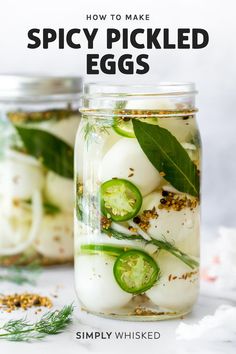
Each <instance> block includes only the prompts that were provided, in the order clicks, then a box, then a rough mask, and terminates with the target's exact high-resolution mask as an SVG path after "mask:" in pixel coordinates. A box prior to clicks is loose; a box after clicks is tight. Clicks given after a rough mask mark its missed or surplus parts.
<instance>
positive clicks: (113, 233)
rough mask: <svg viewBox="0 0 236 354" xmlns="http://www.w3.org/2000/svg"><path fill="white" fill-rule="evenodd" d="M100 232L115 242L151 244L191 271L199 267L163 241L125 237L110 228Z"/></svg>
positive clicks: (192, 260) (135, 236)
mask: <svg viewBox="0 0 236 354" xmlns="http://www.w3.org/2000/svg"><path fill="white" fill-rule="evenodd" d="M102 232H103V233H105V234H107V235H108V236H109V237H114V238H116V239H117V240H138V241H142V242H144V243H146V244H148V243H150V244H153V245H155V246H157V247H158V248H159V249H162V250H165V251H166V252H169V253H171V254H172V255H173V256H175V257H177V258H179V259H180V260H181V261H182V262H184V263H185V264H187V265H188V266H189V267H190V268H192V269H194V268H195V267H198V266H199V263H198V262H197V261H196V260H195V259H193V258H191V257H190V256H188V255H187V254H186V253H184V252H182V251H180V250H179V249H178V248H176V247H175V246H174V245H172V244H171V243H170V242H168V241H166V240H165V239H163V240H156V239H154V238H153V237H151V236H150V235H149V236H150V241H147V240H146V239H144V238H143V237H142V236H141V235H137V234H134V235H127V234H125V233H123V232H119V231H116V230H114V229H112V228H108V229H103V230H102Z"/></svg>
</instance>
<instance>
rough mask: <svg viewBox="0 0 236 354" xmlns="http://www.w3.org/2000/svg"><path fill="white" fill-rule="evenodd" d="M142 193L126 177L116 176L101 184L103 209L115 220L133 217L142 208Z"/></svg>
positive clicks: (104, 213) (107, 215)
mask: <svg viewBox="0 0 236 354" xmlns="http://www.w3.org/2000/svg"><path fill="white" fill-rule="evenodd" d="M141 205H142V195H141V193H140V191H139V190H138V188H137V187H136V186H135V185H134V184H133V183H131V182H129V181H127V180H126V179H119V178H114V179H111V180H109V181H107V182H104V183H103V184H102V185H101V211H102V213H103V215H105V216H106V217H107V218H110V219H111V220H113V221H126V220H129V219H132V218H133V217H134V216H135V215H136V214H137V213H138V212H139V210H140V208H141Z"/></svg>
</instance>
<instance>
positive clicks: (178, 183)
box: [133, 119, 200, 197]
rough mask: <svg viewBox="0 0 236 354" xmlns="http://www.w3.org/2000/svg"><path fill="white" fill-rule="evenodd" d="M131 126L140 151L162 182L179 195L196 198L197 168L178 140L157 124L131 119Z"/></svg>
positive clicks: (198, 185) (197, 193)
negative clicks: (162, 174) (166, 183)
mask: <svg viewBox="0 0 236 354" xmlns="http://www.w3.org/2000/svg"><path fill="white" fill-rule="evenodd" d="M133 127H134V132H135V135H136V138H137V140H138V142H139V145H140V146H141V148H142V150H143V152H144V153H145V155H146V156H147V158H148V159H149V161H150V162H151V163H152V164H153V166H154V167H155V168H156V169H157V170H158V171H159V172H164V173H165V179H166V180H167V181H168V182H169V183H170V184H171V185H172V186H173V187H175V188H176V189H177V190H179V191H180V192H184V193H188V194H190V195H193V196H195V197H197V196H199V189H200V181H199V179H200V178H199V173H198V170H197V167H196V165H195V164H194V163H193V161H192V160H191V159H190V157H189V156H188V154H187V152H186V151H185V149H184V148H183V147H182V145H181V144H180V143H179V142H178V140H177V139H176V138H175V137H174V136H173V135H172V134H171V133H170V132H169V131H168V130H167V129H164V128H161V127H159V126H158V125H150V124H147V123H143V122H141V121H139V120H136V119H133Z"/></svg>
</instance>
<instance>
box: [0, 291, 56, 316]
mask: <svg viewBox="0 0 236 354" xmlns="http://www.w3.org/2000/svg"><path fill="white" fill-rule="evenodd" d="M33 306H36V307H41V306H42V307H48V308H51V307H52V301H51V300H50V299H49V298H48V297H47V296H40V295H38V294H30V293H23V294H10V295H2V296H0V309H2V310H4V311H6V312H12V311H14V310H17V309H19V308H21V309H23V310H27V309H28V308H31V307H33Z"/></svg>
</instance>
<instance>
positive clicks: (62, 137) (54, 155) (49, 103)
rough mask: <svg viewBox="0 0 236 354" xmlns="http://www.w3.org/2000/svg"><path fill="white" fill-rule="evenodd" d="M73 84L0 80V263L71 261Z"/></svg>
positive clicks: (67, 80) (76, 89)
mask: <svg viewBox="0 0 236 354" xmlns="http://www.w3.org/2000/svg"><path fill="white" fill-rule="evenodd" d="M80 91H81V79H80V78H78V77H29V76H4V75H2V76H0V140H1V147H0V264H1V265H13V264H14V265H16V264H17V265H25V264H29V263H32V262H37V263H40V264H44V265H49V264H58V263H64V262H70V261H72V260H73V207H74V206H73V151H74V140H75V134H76V130H77V126H78V123H79V119H80V114H79V111H78V101H79V93H80Z"/></svg>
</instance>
